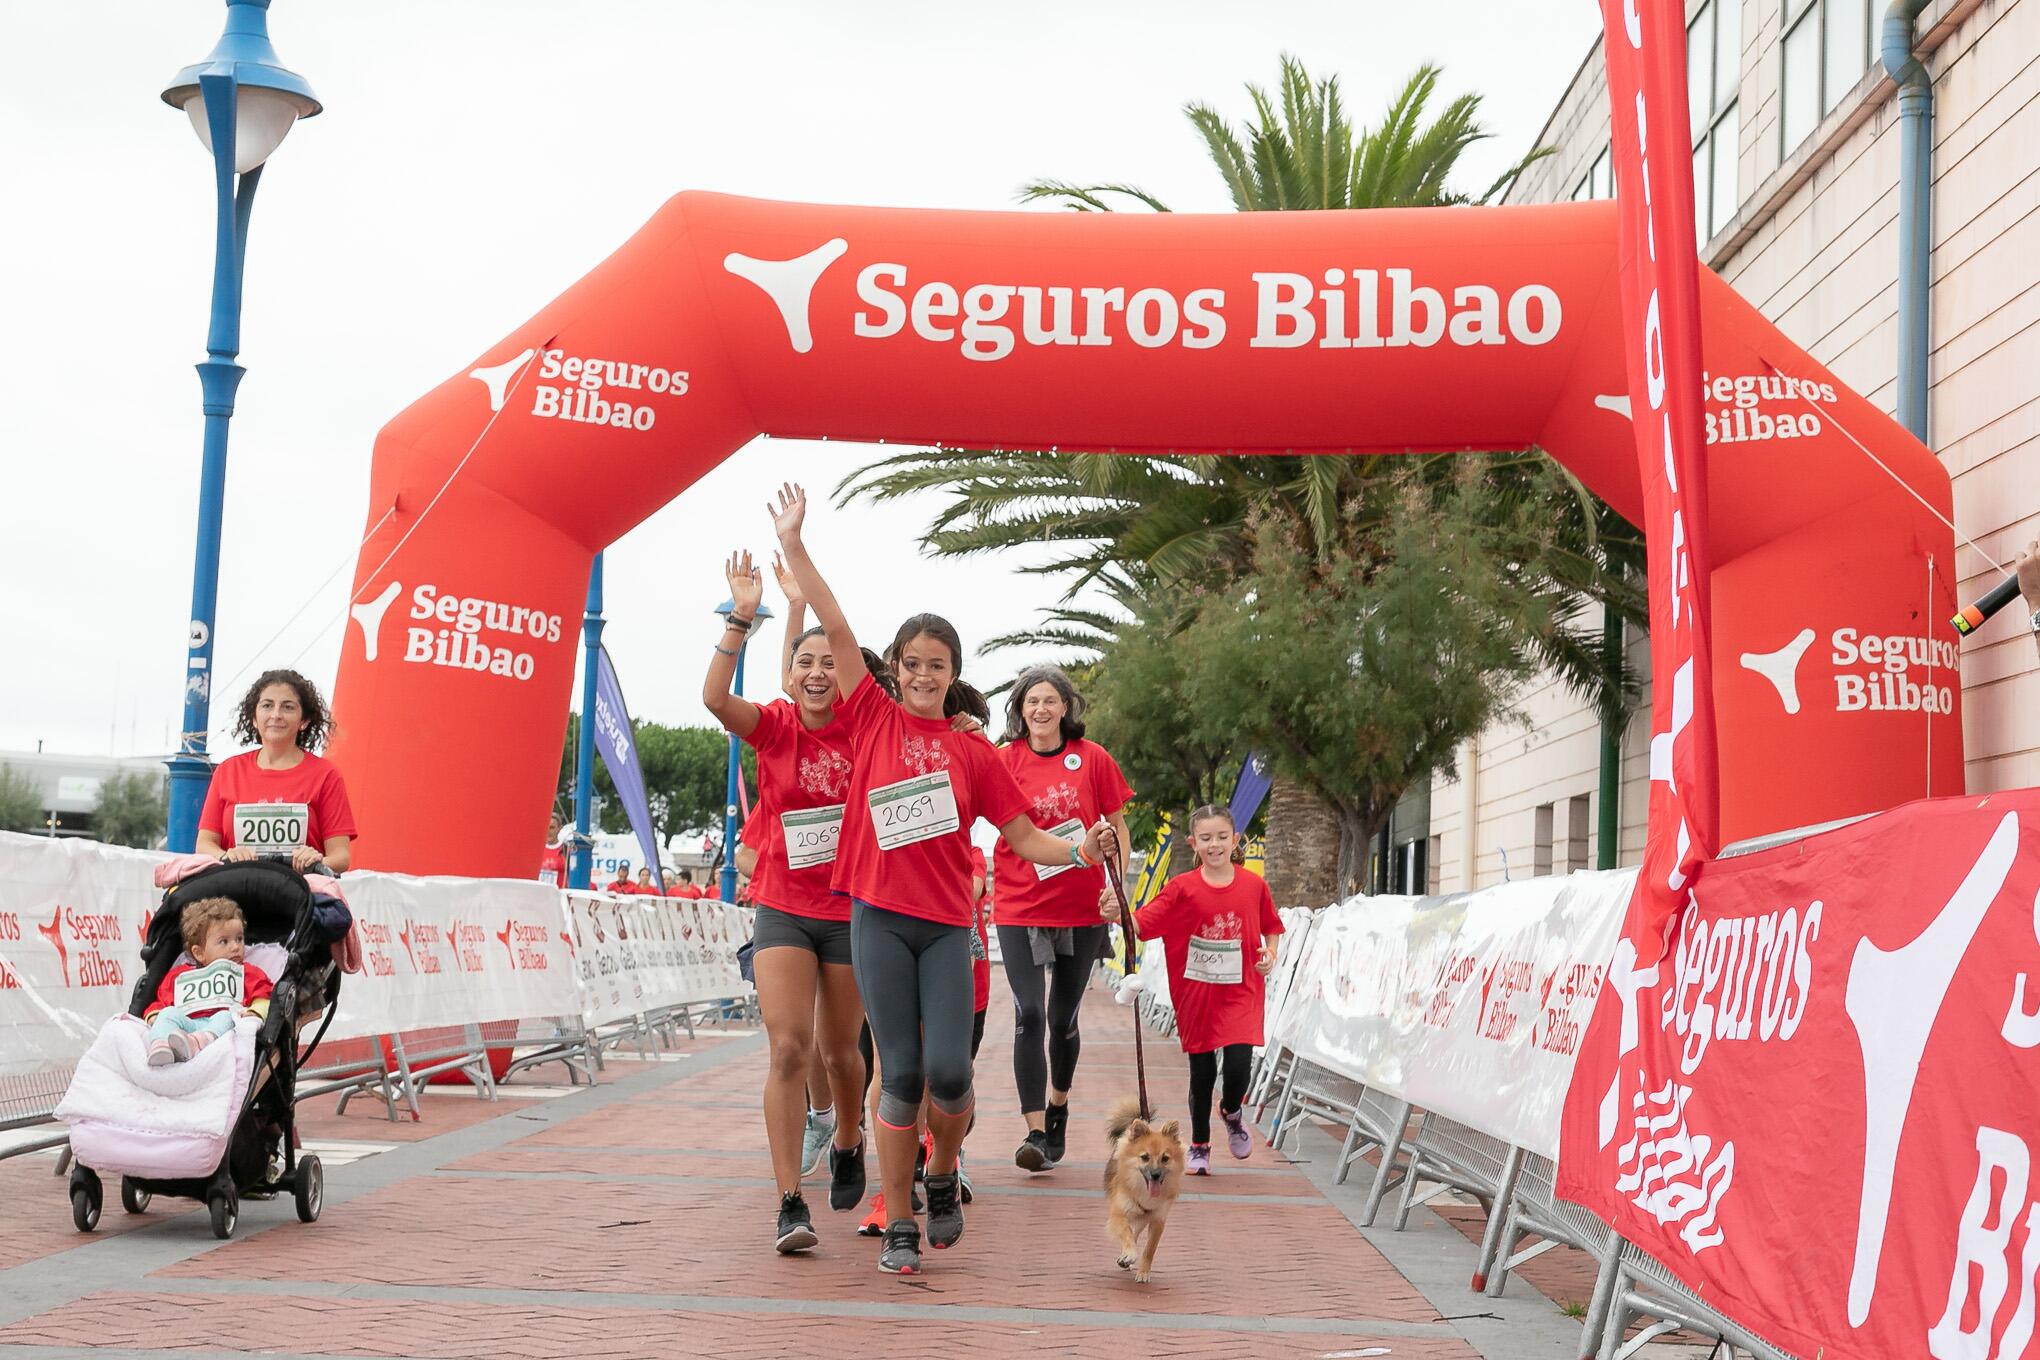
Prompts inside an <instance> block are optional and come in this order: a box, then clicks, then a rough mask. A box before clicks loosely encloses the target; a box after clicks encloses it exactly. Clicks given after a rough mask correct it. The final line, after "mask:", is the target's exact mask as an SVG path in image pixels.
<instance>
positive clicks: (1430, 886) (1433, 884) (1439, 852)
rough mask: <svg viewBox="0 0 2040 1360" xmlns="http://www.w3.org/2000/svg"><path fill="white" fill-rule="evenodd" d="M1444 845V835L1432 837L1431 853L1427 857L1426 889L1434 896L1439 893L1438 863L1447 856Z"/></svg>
mask: <svg viewBox="0 0 2040 1360" xmlns="http://www.w3.org/2000/svg"><path fill="white" fill-rule="evenodd" d="M1444 846H1445V838H1444V837H1442V836H1433V837H1431V846H1430V854H1429V855H1427V856H1426V857H1425V863H1424V869H1425V878H1424V891H1425V892H1427V893H1429V894H1430V895H1431V896H1433V897H1436V896H1437V895H1438V886H1439V882H1438V880H1439V876H1440V872H1439V868H1438V865H1439V862H1440V861H1441V860H1442V859H1444V857H1445V855H1444Z"/></svg>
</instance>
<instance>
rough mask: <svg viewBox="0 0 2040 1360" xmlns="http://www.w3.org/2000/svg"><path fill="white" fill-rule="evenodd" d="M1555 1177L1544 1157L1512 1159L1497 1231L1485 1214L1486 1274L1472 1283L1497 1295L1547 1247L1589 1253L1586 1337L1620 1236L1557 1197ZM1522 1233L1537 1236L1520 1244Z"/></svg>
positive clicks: (1604, 1297)
mask: <svg viewBox="0 0 2040 1360" xmlns="http://www.w3.org/2000/svg"><path fill="white" fill-rule="evenodd" d="M1517 1151H1521V1149H1517ZM1557 1176H1558V1168H1557V1166H1556V1165H1554V1164H1553V1163H1552V1160H1551V1159H1550V1158H1549V1157H1541V1156H1539V1155H1537V1154H1536V1153H1534V1152H1523V1153H1522V1155H1521V1156H1520V1157H1519V1158H1518V1159H1517V1173H1516V1177H1515V1183H1514V1185H1513V1186H1511V1187H1510V1192H1509V1195H1508V1197H1507V1199H1506V1203H1507V1206H1508V1212H1507V1215H1506V1216H1505V1217H1504V1218H1503V1220H1502V1226H1501V1231H1500V1232H1499V1234H1497V1233H1495V1232H1494V1231H1493V1229H1494V1226H1495V1221H1494V1218H1493V1217H1492V1216H1491V1217H1490V1219H1489V1222H1488V1227H1489V1230H1490V1231H1489V1234H1488V1235H1489V1237H1491V1238H1493V1240H1494V1243H1495V1245H1494V1248H1493V1250H1492V1251H1486V1252H1484V1254H1483V1256H1482V1259H1481V1260H1480V1261H1479V1262H1478V1266H1479V1269H1480V1270H1481V1271H1483V1272H1485V1275H1486V1278H1485V1279H1483V1278H1482V1276H1481V1274H1478V1273H1477V1274H1475V1276H1474V1288H1476V1289H1480V1290H1483V1292H1485V1293H1486V1294H1487V1295H1488V1296H1489V1297H1490V1298H1500V1297H1501V1296H1502V1291H1503V1290H1504V1289H1506V1288H1508V1284H1509V1272H1510V1271H1512V1270H1515V1269H1517V1268H1518V1267H1520V1266H1522V1265H1523V1264H1524V1263H1525V1262H1528V1261H1532V1260H1535V1259H1536V1258H1537V1257H1539V1256H1542V1255H1543V1254H1544V1253H1545V1252H1547V1251H1550V1250H1551V1249H1552V1248H1553V1247H1559V1246H1567V1247H1577V1248H1579V1249H1580V1250H1581V1251H1584V1252H1586V1253H1587V1254H1588V1255H1589V1256H1592V1257H1593V1258H1594V1260H1595V1262H1596V1263H1597V1264H1598V1266H1599V1270H1598V1271H1597V1272H1596V1274H1595V1277H1594V1292H1593V1295H1592V1296H1591V1297H1590V1298H1589V1300H1588V1302H1587V1313H1586V1317H1585V1318H1584V1319H1583V1326H1584V1332H1585V1336H1586V1339H1587V1341H1588V1342H1591V1341H1592V1339H1593V1338H1594V1336H1595V1335H1596V1334H1597V1331H1598V1329H1599V1327H1600V1324H1601V1319H1602V1318H1603V1317H1605V1316H1606V1315H1607V1312H1608V1306H1609V1302H1610V1299H1611V1298H1612V1296H1613V1294H1614V1289H1615V1260H1616V1256H1617V1253H1618V1250H1619V1248H1620V1246H1621V1242H1622V1239H1621V1238H1620V1237H1618V1236H1616V1234H1615V1231H1614V1229H1612V1228H1610V1227H1609V1226H1608V1225H1607V1224H1605V1223H1603V1222H1602V1221H1601V1220H1600V1217H1599V1216H1598V1215H1596V1214H1595V1213H1594V1212H1593V1211H1592V1210H1591V1209H1588V1208H1586V1207H1585V1206H1583V1205H1579V1204H1575V1203H1573V1202H1572V1201H1571V1200H1569V1199H1560V1198H1559V1197H1558V1190H1557V1185H1556V1181H1557ZM1525 1237H1536V1238H1538V1239H1540V1240H1539V1241H1537V1242H1534V1243H1532V1244H1531V1245H1530V1246H1528V1247H1523V1246H1522V1241H1523V1239H1524V1238H1525ZM1519 1248H1520V1249H1519Z"/></svg>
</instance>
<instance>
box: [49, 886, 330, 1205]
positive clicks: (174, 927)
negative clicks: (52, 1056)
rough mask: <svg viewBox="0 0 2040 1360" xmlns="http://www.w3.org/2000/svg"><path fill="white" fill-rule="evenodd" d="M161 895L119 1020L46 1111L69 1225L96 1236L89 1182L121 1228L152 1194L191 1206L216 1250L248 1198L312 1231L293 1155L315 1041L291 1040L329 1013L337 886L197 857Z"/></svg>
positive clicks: (312, 1171)
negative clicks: (202, 1208) (67, 1162)
mask: <svg viewBox="0 0 2040 1360" xmlns="http://www.w3.org/2000/svg"><path fill="white" fill-rule="evenodd" d="M156 881H157V883H158V884H160V885H162V886H164V887H166V888H168V891H167V892H166V893H165V894H164V897H163V903H162V906H161V907H159V908H158V909H157V911H156V913H155V914H154V915H153V916H152V917H151V918H150V920H149V927H148V936H147V939H146V940H145V941H144V943H143V945H142V975H141V976H140V977H139V978H138V979H137V980H136V983H135V989H134V994H133V998H132V1000H131V1001H130V1003H129V1006H128V1010H127V1013H126V1014H123V1015H118V1016H115V1017H114V1018H113V1019H111V1020H109V1021H108V1022H107V1023H106V1025H105V1026H104V1027H103V1028H102V1029H101V1030H100V1032H99V1035H98V1037H97V1038H96V1039H94V1040H93V1043H92V1046H91V1047H90V1048H89V1049H88V1050H87V1051H86V1053H85V1055H84V1057H83V1058H82V1059H81V1060H80V1061H79V1063H78V1067H77V1070H76V1072H75V1073H74V1074H73V1076H72V1080H71V1086H70V1089H69V1090H68V1091H66V1092H65V1095H64V1099H63V1101H62V1103H61V1104H59V1105H58V1107H57V1116H58V1117H59V1118H60V1119H63V1120H65V1121H66V1122H67V1123H68V1124H69V1125H70V1128H71V1135H70V1137H71V1151H72V1154H73V1156H74V1158H75V1160H74V1162H73V1165H72V1168H71V1180H70V1192H71V1214H72V1219H73V1221H74V1222H75V1223H76V1225H77V1227H78V1229H79V1230H80V1231H82V1232H90V1231H92V1230H93V1228H95V1227H97V1226H98V1223H99V1210H100V1202H101V1196H102V1193H103V1192H102V1189H101V1182H100V1176H101V1175H102V1174H118V1175H119V1177H120V1200H121V1205H122V1207H123V1208H125V1209H126V1210H127V1211H128V1212H129V1213H141V1212H143V1211H144V1210H145V1209H146V1208H147V1207H148V1204H149V1201H150V1199H151V1198H152V1197H153V1196H155V1195H174V1196H180V1197H184V1198H189V1199H196V1200H200V1201H202V1202H204V1203H205V1204H206V1206H207V1208H208V1209H209V1210H210V1211H211V1219H212V1230H213V1233H214V1235H215V1236H217V1237H221V1238H226V1237H231V1236H232V1235H233V1233H234V1229H235V1227H236V1225H237V1223H238V1220H239V1216H240V1205H241V1201H242V1200H243V1199H267V1198H269V1197H270V1196H272V1195H275V1194H278V1193H283V1194H288V1195H290V1196H291V1197H292V1198H294V1199H295V1200H296V1201H297V1212H298V1217H299V1218H300V1219H301V1220H303V1221H304V1222H306V1223H310V1222H314V1221H316V1220H317V1218H318V1216H319V1211H320V1208H321V1207H322V1204H323V1201H324V1198H325V1179H324V1174H323V1170H322V1168H321V1167H320V1165H319V1159H318V1158H317V1157H315V1156H311V1155H309V1154H300V1153H299V1150H298V1139H297V1127H296V1125H297V1121H296V1117H295V1096H296V1088H297V1074H298V1070H299V1068H300V1067H301V1066H302V1065H303V1063H304V1062H305V1061H306V1060H307V1059H308V1058H309V1057H310V1056H311V1052H312V1050H313V1049H315V1048H316V1047H317V1046H318V1042H319V1039H320V1037H322V1036H323V1035H324V1032H325V1030H324V1026H323V1025H320V1026H319V1027H318V1029H317V1031H316V1033H314V1034H313V1035H312V1036H311V1041H310V1043H309V1044H307V1045H305V1046H304V1047H303V1049H302V1050H301V1049H300V1047H299V1045H300V1042H301V1036H300V1033H299V1031H300V1029H301V1027H303V1026H305V1025H306V1023H307V1022H308V1021H311V1020H314V1019H317V1018H319V1017H320V1016H322V1015H323V1016H324V1017H325V1019H327V1020H330V1019H331V1017H332V1015H333V1013H334V1009H335V1006H336V1004H337V1002H338V1000H339V993H340V973H341V969H340V966H339V964H338V963H337V962H336V961H335V949H336V941H345V940H347V938H348V934H349V931H350V930H351V926H352V921H351V918H350V917H349V916H348V913H347V909H346V906H345V904H344V902H343V901H342V900H341V899H340V895H339V886H338V884H337V883H335V882H333V880H331V879H330V878H326V877H323V876H320V877H315V878H312V879H311V880H310V881H308V880H307V878H306V876H305V875H303V874H300V873H299V872H297V871H296V870H295V869H293V868H292V867H291V866H290V864H289V863H288V862H283V861H276V860H247V861H240V862H233V863H221V862H220V861H217V860H213V859H210V858H203V857H198V856H186V857H184V858H183V859H181V860H171V861H166V862H165V863H164V864H163V865H160V866H158V869H157V877H156ZM187 950H188V951H189V954H188V956H187V955H186V951H187ZM237 987H238V990H236V989H237ZM166 1051H167V1053H168V1060H167V1061H166V1060H165V1059H164V1058H163V1057H162V1056H161V1055H162V1054H163V1053H165V1052H166Z"/></svg>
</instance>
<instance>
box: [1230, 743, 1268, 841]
mask: <svg viewBox="0 0 2040 1360" xmlns="http://www.w3.org/2000/svg"><path fill="white" fill-rule="evenodd" d="M1272 782H1274V781H1273V780H1271V779H1270V778H1269V775H1268V757H1267V756H1266V755H1264V754H1263V753H1261V752H1260V751H1249V752H1247V759H1246V761H1245V763H1244V764H1242V765H1241V766H1240V782H1239V783H1237V784H1235V785H1233V791H1232V805H1231V806H1232V820H1233V825H1234V826H1236V827H1238V828H1239V831H1240V834H1241V835H1242V836H1244V835H1246V834H1247V823H1249V822H1251V821H1253V820H1254V814H1255V813H1257V812H1259V811H1260V810H1261V804H1262V803H1265V802H1266V801H1268V786H1269V785H1270V784H1271V783H1272Z"/></svg>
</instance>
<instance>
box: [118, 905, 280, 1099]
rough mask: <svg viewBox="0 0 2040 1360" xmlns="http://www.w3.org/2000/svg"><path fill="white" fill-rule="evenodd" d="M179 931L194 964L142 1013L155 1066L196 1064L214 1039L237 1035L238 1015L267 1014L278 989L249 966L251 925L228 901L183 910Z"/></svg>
mask: <svg viewBox="0 0 2040 1360" xmlns="http://www.w3.org/2000/svg"><path fill="white" fill-rule="evenodd" d="M179 931H180V933H181V934H182V935H183V936H184V948H185V950H186V951H187V952H189V953H190V955H191V959H192V961H191V962H190V963H180V964H178V965H177V966H176V967H175V968H172V969H171V970H170V971H169V972H168V973H167V974H165V975H164V978H163V985H162V986H161V987H159V988H157V989H156V999H155V1000H154V1001H153V1002H151V1003H150V1004H149V1008H148V1009H147V1010H146V1011H144V1012H143V1013H142V1018H143V1019H144V1020H147V1021H148V1022H149V1066H151V1067H167V1066H169V1065H170V1064H171V1063H173V1062H189V1061H191V1059H192V1058H194V1057H196V1056H197V1055H198V1054H199V1053H201V1052H203V1051H204V1049H205V1046H206V1045H207V1044H210V1043H211V1042H212V1041H213V1040H214V1039H217V1038H219V1037H220V1036H221V1035H224V1034H232V1033H233V1032H234V1020H235V1018H236V1017H237V1016H242V1015H256V1016H266V1015H268V1014H269V998H270V995H271V993H272V992H273V991H274V990H275V988H274V985H273V984H272V983H271V982H270V980H269V974H267V973H265V972H263V971H262V970H261V969H260V968H257V967H256V966H255V965H254V964H252V963H248V962H245V961H244V959H243V957H242V956H243V955H244V954H245V952H246V945H247V934H248V926H247V923H246V922H245V921H244V920H243V919H242V917H241V909H240V908H239V907H237V906H235V905H234V903H233V902H232V901H230V900H229V899H227V898H224V897H204V898H200V899H199V900H198V901H196V902H193V903H192V904H191V905H190V906H188V907H186V908H185V909H184V917H183V920H182V921H180V922H179ZM180 980H182V981H183V987H182V991H183V992H184V996H183V997H182V998H181V999H180V997H179V991H180V988H179V985H178V984H179V982H180Z"/></svg>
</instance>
